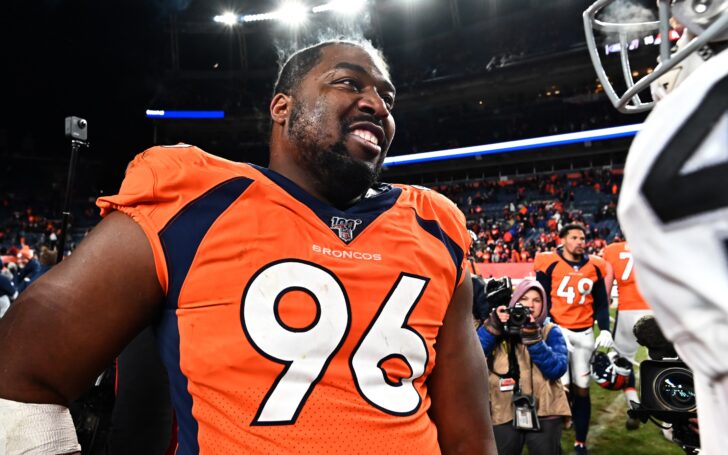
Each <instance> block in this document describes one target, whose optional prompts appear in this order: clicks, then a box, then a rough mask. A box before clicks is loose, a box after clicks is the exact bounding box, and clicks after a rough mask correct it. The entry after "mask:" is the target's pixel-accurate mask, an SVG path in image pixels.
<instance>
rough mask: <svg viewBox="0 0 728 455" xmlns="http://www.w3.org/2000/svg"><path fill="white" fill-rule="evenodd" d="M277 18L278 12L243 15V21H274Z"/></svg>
mask: <svg viewBox="0 0 728 455" xmlns="http://www.w3.org/2000/svg"><path fill="white" fill-rule="evenodd" d="M277 18H278V16H277V15H276V13H262V14H246V15H245V16H243V22H259V21H272V20H273V19H277Z"/></svg>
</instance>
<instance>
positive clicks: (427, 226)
mask: <svg viewBox="0 0 728 455" xmlns="http://www.w3.org/2000/svg"><path fill="white" fill-rule="evenodd" d="M415 218H417V223H418V224H419V225H420V227H421V228H422V229H424V230H425V231H427V232H428V233H429V234H430V235H432V236H433V237H435V238H436V239H437V240H439V241H441V242H442V244H443V245H445V248H447V251H448V252H449V253H450V258H451V259H452V262H453V263H454V264H455V270H456V271H457V275H456V276H455V284H456V285H457V283H458V282H460V275H462V273H463V269H462V268H461V266H462V264H463V258H464V257H465V252H464V251H463V249H462V248H460V246H459V245H458V244H457V242H455V240H453V239H452V238H450V236H448V235H447V234H446V233H445V231H443V230H442V228H441V227H440V225H439V224H438V223H437V221H435V220H425V219H423V218H420V215H419V214H418V213H417V212H415Z"/></svg>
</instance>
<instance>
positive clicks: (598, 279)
mask: <svg viewBox="0 0 728 455" xmlns="http://www.w3.org/2000/svg"><path fill="white" fill-rule="evenodd" d="M559 237H560V238H561V245H560V247H559V248H558V249H557V251H556V252H545V253H538V254H537V255H536V258H535V259H534V263H533V268H534V271H535V272H536V279H537V280H538V282H539V283H541V286H543V288H544V289H545V290H546V296H547V303H548V308H549V313H550V314H551V318H552V319H553V321H554V322H556V323H557V324H558V325H559V326H560V327H561V329H562V331H563V332H564V336H565V337H566V338H567V340H569V343H570V344H571V345H572V346H573V348H574V350H573V352H571V353H570V354H569V370H568V371H567V372H566V374H565V375H564V377H563V378H562V382H564V384H566V385H570V391H571V402H572V407H571V411H572V415H573V419H574V432H575V437H576V440H575V442H574V452H575V453H577V454H586V453H588V452H587V448H586V437H587V434H588V432H589V419H590V417H591V398H590V396H589V381H590V377H591V376H590V372H591V370H590V367H589V360H590V358H591V355H592V352H593V351H594V349H595V346H596V347H606V348H608V347H611V346H612V345H613V340H612V334H611V332H610V331H609V305H608V302H607V291H606V288H605V283H604V278H605V276H606V265H605V263H604V260H603V259H602V258H600V257H597V256H590V255H588V254H586V253H585V249H584V245H585V243H586V229H585V228H584V226H582V225H581V224H567V225H565V226H563V227H562V228H561V231H559ZM595 321H596V322H597V324H598V325H599V330H600V332H599V336H598V337H597V339H596V341H595V340H594V332H593V326H594V322H595Z"/></svg>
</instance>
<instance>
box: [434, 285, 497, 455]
mask: <svg viewBox="0 0 728 455" xmlns="http://www.w3.org/2000/svg"><path fill="white" fill-rule="evenodd" d="M472 302H473V301H472V283H471V280H470V274H469V273H467V272H466V275H465V280H464V281H463V284H461V285H460V287H458V289H457V290H456V291H455V294H454V295H453V298H452V301H451V302H450V307H449V308H448V310H447V314H446V315H445V320H444V321H443V325H442V328H441V329H440V333H439V335H438V337H437V345H436V350H437V361H436V364H435V368H434V369H433V371H432V373H431V374H430V377H429V379H428V388H429V393H430V395H431V396H432V406H431V407H430V417H431V418H432V420H433V421H434V422H435V425H436V426H437V435H438V439H439V442H440V448H441V449H442V453H443V454H468V455H470V454H492V455H495V454H496V453H497V452H496V447H495V439H494V437H493V427H492V426H491V423H490V406H489V403H488V367H487V366H486V364H485V356H484V355H483V349H482V348H481V347H480V343H479V342H478V339H477V337H476V335H475V331H474V330H473V323H472V318H473V316H472V313H471V307H472Z"/></svg>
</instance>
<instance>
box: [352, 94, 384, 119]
mask: <svg viewBox="0 0 728 455" xmlns="http://www.w3.org/2000/svg"><path fill="white" fill-rule="evenodd" d="M357 106H358V107H359V110H360V111H362V112H366V113H367V114H370V115H374V116H376V117H379V118H386V117H388V116H389V114H390V112H389V108H388V107H387V103H386V102H385V101H384V100H383V99H382V97H381V96H379V93H377V91H376V90H374V89H368V90H365V91H364V92H362V96H361V97H360V98H359V101H358V103H357Z"/></svg>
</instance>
